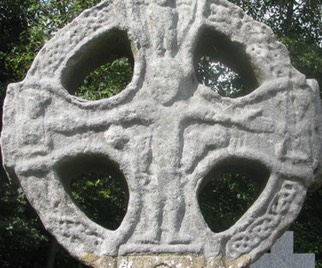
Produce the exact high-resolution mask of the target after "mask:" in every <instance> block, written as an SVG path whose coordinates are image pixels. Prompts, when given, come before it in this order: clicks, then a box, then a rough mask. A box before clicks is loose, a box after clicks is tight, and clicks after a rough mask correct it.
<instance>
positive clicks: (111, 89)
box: [75, 58, 132, 100]
mask: <svg viewBox="0 0 322 268" xmlns="http://www.w3.org/2000/svg"><path fill="white" fill-rule="evenodd" d="M131 79H132V66H131V64H130V62H129V60H128V59H127V58H120V59H116V60H115V61H113V62H112V63H106V64H104V65H102V66H100V67H99V68H97V69H95V70H94V71H92V72H91V73H90V74H89V75H88V76H87V77H86V78H85V80H84V82H83V84H82V85H81V86H80V87H79V89H78V90H76V92H75V95H76V96H78V97H82V98H84V99H87V100H99V99H103V98H109V97H112V96H114V95H116V94H117V93H120V92H121V91H122V89H124V88H125V87H126V86H127V84H129V83H130V82H131Z"/></svg>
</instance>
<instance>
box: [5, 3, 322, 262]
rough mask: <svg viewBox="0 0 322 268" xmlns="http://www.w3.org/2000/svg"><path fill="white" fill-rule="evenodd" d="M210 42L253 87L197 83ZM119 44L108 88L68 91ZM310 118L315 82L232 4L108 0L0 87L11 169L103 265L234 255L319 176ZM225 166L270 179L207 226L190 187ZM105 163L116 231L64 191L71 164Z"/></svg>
mask: <svg viewBox="0 0 322 268" xmlns="http://www.w3.org/2000/svg"><path fill="white" fill-rule="evenodd" d="M213 47H215V49H216V50H218V51H219V55H221V56H222V57H223V60H224V61H226V62H227V64H228V65H229V64H230V65H231V66H233V67H235V69H236V70H237V71H239V72H240V73H241V74H242V75H243V76H244V77H246V78H247V80H248V82H249V84H250V85H253V86H254V90H253V91H252V92H251V93H249V94H247V95H246V96H243V97H240V98H235V99H232V98H227V97H222V96H220V95H219V94H218V93H216V92H214V91H213V90H211V89H210V88H208V87H206V86H204V85H202V84H199V83H198V81H197V79H196V75H195V65H196V61H197V59H198V57H200V56H201V55H204V54H207V53H211V50H209V48H213ZM119 56H129V57H132V58H133V62H134V74H133V78H132V81H131V83H130V84H129V85H128V86H127V87H126V88H125V89H124V90H123V91H122V92H121V93H120V94H118V95H116V96H114V97H111V98H108V99H102V100H98V101H85V100H83V99H80V98H78V97H75V96H74V95H73V93H74V92H75V90H76V89H77V88H78V86H79V85H80V84H81V82H82V81H83V79H84V77H86V75H87V74H88V73H89V72H90V71H91V70H93V69H95V68H96V67H98V66H99V65H101V64H103V63H105V62H109V61H112V60H113V59H115V57H119ZM321 131H322V129H321V104H320V98H319V88H318V84H317V82H316V81H315V80H307V79H306V77H305V75H303V74H301V73H300V72H298V71H297V70H296V69H294V67H293V66H292V65H291V62H290V58H289V54H288V51H287V49H286V48H285V47H284V46H283V45H282V44H281V43H279V42H278V41H277V40H276V38H275V37H274V35H273V33H272V31H271V29H270V28H269V27H267V26H265V25H264V24H261V23H259V22H256V21H254V20H253V19H251V18H250V17H249V16H247V15H246V14H245V13H244V12H243V11H242V10H241V9H240V8H239V7H237V6H235V5H233V4H231V3H229V2H227V1H225V0H208V1H207V0H202V1H199V0H198V1H196V0H180V1H179V0H178V1H170V0H168V1H167V0H157V1H146V0H139V1H125V0H123V1H121V0H115V1H104V2H102V3H101V4H99V5H98V6H96V7H94V8H92V9H89V10H86V11H84V12H83V13H82V14H81V15H80V16H79V17H78V18H76V19H75V20H74V21H73V22H71V23H70V24H69V25H67V26H66V27H65V28H63V29H61V30H60V31H59V32H58V33H57V34H56V35H55V36H54V37H53V38H52V40H50V41H49V42H47V43H46V45H45V46H44V47H43V48H42V50H41V51H40V52H39V54H38V55H37V57H36V58H35V60H34V62H33V64H32V66H31V68H30V70H29V72H28V73H27V75H26V78H25V79H24V80H23V81H22V82H20V83H16V84H11V85H10V86H9V87H8V90H7V96H6V99H5V104H4V116H3V131H2V136H1V144H2V153H3V159H4V160H3V163H4V166H5V169H6V171H7V173H8V175H9V177H10V178H11V179H12V180H13V181H19V183H20V184H21V186H22V188H23V190H24V192H25V193H26V196H27V198H28V200H29V201H30V203H31V204H32V206H33V207H34V208H35V209H36V211H37V212H38V214H39V216H40V218H41V220H42V221H43V223H44V225H45V227H46V228H47V229H48V231H49V232H51V233H52V234H53V235H54V236H55V237H56V238H57V240H58V242H59V243H60V244H61V245H63V246H64V247H65V248H66V249H67V250H68V251H69V252H70V253H71V254H72V255H73V256H74V257H75V258H77V259H79V260H81V261H83V262H86V263H90V264H91V265H92V266H95V265H96V267H112V265H114V264H113V263H115V261H116V259H117V258H118V256H121V257H122V256H123V257H122V258H126V256H130V257H131V256H138V254H141V255H142V256H143V257H142V258H145V257H146V258H149V256H150V254H156V255H158V254H166V256H177V255H176V254H183V255H184V254H188V256H190V255H189V254H191V256H199V257H198V258H205V259H204V260H203V261H204V263H207V262H208V264H209V263H211V262H212V260H214V259H216V260H217V261H218V260H220V263H222V265H221V266H222V267H224V266H227V265H228V263H233V262H234V261H235V260H237V263H236V267H244V266H246V265H248V264H249V263H250V262H253V261H255V260H256V259H258V258H259V257H260V256H261V255H262V254H263V253H264V252H266V251H267V250H268V249H269V248H270V247H271V245H272V244H273V243H274V242H275V240H276V239H277V238H278V237H279V236H280V235H281V234H282V233H283V232H284V231H285V230H286V228H287V227H288V226H289V225H290V224H291V223H292V222H293V221H294V219H295V218H296V217H297V215H298V213H299V211H300V209H301V207H302V204H303V201H304V198H305V195H306V191H307V189H308V188H311V189H313V188H316V187H317V186H318V185H319V184H320V183H321V172H322V169H321ZM235 167H238V168H239V169H242V170H243V171H245V172H251V173H252V174H256V176H257V177H258V180H259V181H264V180H263V178H264V177H268V181H267V183H266V186H265V188H264V190H263V192H262V194H261V195H260V196H259V198H258V199H257V200H256V201H255V203H254V204H253V205H252V206H251V207H250V208H249V209H248V210H247V212H246V213H245V214H244V215H243V216H242V217H241V218H240V219H239V220H238V221H237V222H236V223H235V224H234V225H233V226H231V227H230V228H229V229H228V230H225V231H223V232H220V233H214V232H212V231H211V230H210V229H209V227H208V226H207V224H206V222H205V220H204V219H203V217H202V215H201V212H200V209H199V205H198V198H197V197H198V193H199V192H200V190H201V189H202V187H203V185H204V184H205V182H206V181H205V180H206V179H205V178H207V175H208V174H214V175H216V174H219V173H220V172H221V171H222V170H225V169H229V168H235ZM111 168H112V169H117V170H119V171H120V172H121V173H122V174H123V175H124V177H125V179H126V182H127V185H128V190H129V204H128V208H127V213H126V215H125V218H124V220H123V222H122V224H121V226H120V227H119V228H118V229H117V230H115V231H112V230H108V229H105V228H103V227H102V226H100V225H98V224H96V223H95V222H93V221H91V220H90V219H89V218H88V217H87V216H86V215H85V214H84V213H83V212H82V211H81V210H80V209H79V208H78V207H77V205H76V204H75V203H74V202H73V200H72V198H71V196H70V195H69V193H68V188H69V184H70V178H71V177H72V176H76V175H77V174H79V173H81V172H84V171H91V170H95V171H97V170H102V171H104V170H107V169H111ZM144 254H146V256H145V255H144ZM144 256H145V257H144ZM200 256H201V257H200ZM169 258H170V257H169ZM177 259H178V258H177V257H173V262H174V263H176V260H177ZM102 260H105V261H102ZM139 262H140V261H139ZM141 262H142V260H141ZM98 263H100V264H98ZM217 263H218V262H217ZM151 265H152V264H151ZM157 265H158V264H157V263H155V264H154V266H150V267H158V266H157ZM160 265H161V264H160ZM162 265H163V264H162ZM173 265H175V264H173ZM178 265H179V264H178ZM234 265H235V264H234ZM231 266H232V265H231ZM122 267H130V266H122ZM133 267H134V266H133ZM136 267H140V266H139V265H137V266H136ZM159 267H162V266H159ZM173 267H176V266H173ZM196 267H197V266H196ZM205 267H206V266H205ZM207 267H217V266H216V265H214V264H209V265H208V266H207ZM218 267H219V266H218ZM232 267H233V266H232ZM234 267H235V266H234Z"/></svg>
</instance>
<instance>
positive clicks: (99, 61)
mask: <svg viewBox="0 0 322 268" xmlns="http://www.w3.org/2000/svg"><path fill="white" fill-rule="evenodd" d="M115 62H116V64H115ZM122 64H123V70H121V73H120V75H119V80H120V81H113V83H111V84H115V83H119V85H120V87H122V86H124V84H125V86H126V84H127V83H129V82H130V81H131V78H132V74H133V66H134V59H133V54H132V50H131V42H130V40H129V38H128V36H127V34H126V32H124V31H121V30H118V29H113V30H110V31H108V32H107V33H105V34H102V35H99V36H98V37H96V38H94V39H92V40H90V41H89V42H88V43H86V44H84V45H83V46H82V47H81V48H80V49H79V50H78V51H77V53H76V54H74V55H73V56H72V57H70V58H69V60H68V61H67V63H66V66H65V68H64V70H63V71H62V77H61V81H62V84H63V86H64V87H65V88H66V89H67V90H68V92H69V93H70V94H75V92H76V91H79V87H80V86H81V85H82V84H83V86H84V84H85V86H86V79H85V78H86V77H87V76H88V75H89V76H90V77H89V80H95V75H96V78H97V80H98V81H95V84H97V85H98V89H99V84H100V83H106V81H107V80H108V79H109V76H111V75H114V76H115V74H116V72H115V73H114V74H113V73H111V72H110V73H109V72H108V69H113V67H114V69H115V68H117V67H120V66H115V65H122ZM124 65H126V66H124ZM121 67H122V66H121ZM124 67H125V69H124ZM121 69H122V68H121ZM124 70H125V71H126V72H127V74H126V79H125V78H124ZM104 71H106V74H105V75H106V77H105V78H104V79H103V81H102V75H103V73H102V72H104ZM100 79H101V81H100ZM113 79H114V80H117V79H115V77H114V78H113ZM84 80H85V82H84ZM87 80H88V79H87ZM104 80H105V81H104ZM124 80H128V81H125V82H126V83H125V82H124ZM89 82H90V81H87V83H89ZM92 86H94V85H92ZM107 86H108V85H107ZM125 86H124V87H125ZM106 90H108V88H106ZM81 91H84V89H82V90H81ZM111 92H112V93H113V90H111ZM116 93H117V92H116ZM116 93H115V94H116ZM78 95H79V94H78Z"/></svg>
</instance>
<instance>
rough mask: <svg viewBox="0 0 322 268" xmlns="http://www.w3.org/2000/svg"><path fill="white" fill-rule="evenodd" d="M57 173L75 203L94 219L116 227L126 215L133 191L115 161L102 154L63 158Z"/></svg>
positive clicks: (112, 228) (110, 227)
mask: <svg viewBox="0 0 322 268" xmlns="http://www.w3.org/2000/svg"><path fill="white" fill-rule="evenodd" d="M57 173H58V175H59V177H60V179H61V181H62V182H63V184H64V186H65V189H66V192H67V193H68V194H69V195H70V196H71V198H72V199H73V201H74V202H75V204H76V205H77V206H78V207H79V208H80V209H81V210H82V211H83V212H84V213H85V214H86V215H87V216H88V217H89V218H90V219H91V220H92V221H94V222H96V223H98V224H99V225H101V226H103V227H105V228H107V229H110V230H116V229H117V228H118V227H119V226H120V225H121V223H122V220H123V218H124V216H125V214H126V210H127V205H128V200H129V191H128V187H127V183H126V180H125V178H124V176H123V174H122V173H121V171H120V170H119V169H118V168H117V165H115V164H114V163H113V162H111V161H110V160H109V159H107V158H106V157H104V156H101V155H82V156H78V157H72V158H70V159H65V160H64V161H62V162H61V163H60V164H59V165H58V168H57Z"/></svg>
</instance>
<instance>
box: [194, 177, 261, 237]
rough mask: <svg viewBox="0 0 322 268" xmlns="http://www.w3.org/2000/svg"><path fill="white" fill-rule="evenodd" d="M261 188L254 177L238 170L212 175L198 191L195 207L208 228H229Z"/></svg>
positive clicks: (255, 197)
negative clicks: (197, 205) (197, 204)
mask: <svg viewBox="0 0 322 268" xmlns="http://www.w3.org/2000/svg"><path fill="white" fill-rule="evenodd" d="M260 190H262V189H261V187H260V186H259V184H258V183H256V182H255V180H254V178H250V177H249V176H245V175H241V174H240V173H234V172H232V173H224V174H222V175H220V176H218V177H213V178H211V180H210V181H209V182H208V183H207V184H206V185H205V186H204V187H203V189H202V190H201V192H200V194H199V196H198V197H199V200H198V201H199V206H200V210H201V213H202V215H203V216H204V219H205V221H206V222H207V224H208V226H209V228H210V229H211V230H212V231H214V232H221V231H224V230H227V229H228V228H230V227H231V226H232V225H233V224H234V223H235V222H236V221H237V220H238V219H239V218H240V217H241V216H242V215H243V214H244V213H245V212H246V210H247V209H248V208H249V207H250V206H251V205H252V204H253V203H254V202H255V200H256V199H257V197H258V196H259V194H260V192H261V191H260Z"/></svg>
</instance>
